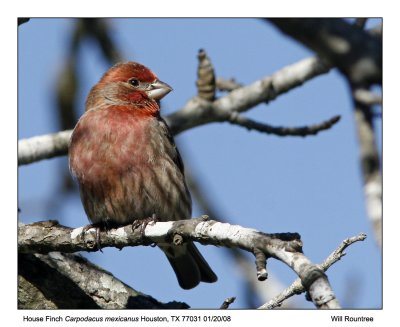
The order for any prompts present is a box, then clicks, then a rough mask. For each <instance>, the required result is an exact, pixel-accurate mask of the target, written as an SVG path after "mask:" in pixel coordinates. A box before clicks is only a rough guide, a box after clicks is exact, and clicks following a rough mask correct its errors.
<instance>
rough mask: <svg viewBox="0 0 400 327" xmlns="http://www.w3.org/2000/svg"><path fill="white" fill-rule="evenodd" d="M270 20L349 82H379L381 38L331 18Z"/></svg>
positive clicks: (380, 74)
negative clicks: (330, 65) (334, 67)
mask: <svg viewBox="0 0 400 327" xmlns="http://www.w3.org/2000/svg"><path fill="white" fill-rule="evenodd" d="M270 21H271V22H272V23H273V24H274V25H276V26H277V27H278V28H279V29H280V30H281V31H282V32H284V33H286V34H288V35H290V36H291V37H293V38H294V39H296V40H297V41H299V42H301V43H302V44H304V45H305V46H307V47H309V48H310V49H312V50H314V51H316V52H317V53H318V54H319V55H321V56H322V57H323V58H326V59H327V60H329V62H331V63H332V64H333V65H334V66H336V67H338V68H339V70H340V71H341V72H342V73H343V74H344V75H346V76H347V78H348V79H349V80H350V81H351V82H352V83H365V84H373V83H378V84H381V83H382V39H380V38H378V37H375V36H373V35H370V34H369V33H368V32H366V31H364V30H362V29H361V28H359V27H356V26H354V25H352V24H349V23H347V22H346V21H344V20H342V19H333V18H328V19H326V18H307V19H304V18H288V19H280V18H274V19H270Z"/></svg>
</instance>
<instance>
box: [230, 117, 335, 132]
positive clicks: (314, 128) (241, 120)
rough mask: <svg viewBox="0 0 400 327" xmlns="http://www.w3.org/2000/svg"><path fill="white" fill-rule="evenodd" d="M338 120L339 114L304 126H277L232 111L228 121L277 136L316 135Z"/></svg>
mask: <svg viewBox="0 0 400 327" xmlns="http://www.w3.org/2000/svg"><path fill="white" fill-rule="evenodd" d="M339 120H340V116H335V117H332V118H331V119H329V120H326V121H324V122H322V123H319V124H315V125H311V126H304V127H277V126H271V125H268V124H263V123H259V122H257V121H254V120H252V119H249V118H246V117H243V116H241V115H239V114H238V113H232V115H231V118H230V119H229V122H230V123H231V124H234V125H239V126H242V127H245V128H247V129H248V130H252V129H254V130H256V131H258V132H261V133H266V134H274V135H279V136H302V137H305V136H309V135H316V134H318V133H319V132H321V131H323V130H327V129H330V128H331V127H332V126H333V125H335V124H336V123H337V122H338V121H339Z"/></svg>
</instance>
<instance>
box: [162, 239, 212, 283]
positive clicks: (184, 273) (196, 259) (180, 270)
mask: <svg viewBox="0 0 400 327" xmlns="http://www.w3.org/2000/svg"><path fill="white" fill-rule="evenodd" d="M161 249H162V250H163V251H164V253H165V254H166V256H167V258H168V261H169V263H170V264H171V266H172V268H173V269H174V271H175V274H176V277H177V279H178V283H179V285H180V286H181V287H182V288H183V289H186V290H187V289H191V288H193V287H196V286H197V285H198V284H199V283H200V282H206V283H214V282H216V281H217V279H218V278H217V275H216V274H215V273H214V272H213V271H212V269H211V267H210V266H209V265H208V263H207V261H206V260H205V259H204V258H203V256H202V255H201V253H200V252H199V250H198V249H197V248H196V246H195V245H194V244H193V242H189V243H185V244H183V245H179V246H178V245H168V246H165V245H163V246H161Z"/></svg>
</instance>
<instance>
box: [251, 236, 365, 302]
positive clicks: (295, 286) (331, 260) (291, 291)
mask: <svg viewBox="0 0 400 327" xmlns="http://www.w3.org/2000/svg"><path fill="white" fill-rule="evenodd" d="M366 238H367V235H366V234H364V233H360V234H358V235H357V236H353V237H350V238H348V239H345V240H344V241H343V242H342V243H341V244H340V245H339V247H338V248H337V249H336V250H335V251H333V252H332V253H331V254H330V255H329V256H328V257H327V258H326V259H325V260H324V262H323V263H321V264H320V265H319V266H320V267H321V269H323V270H324V271H326V270H328V269H329V267H331V266H332V265H333V264H335V263H336V262H337V261H339V260H340V259H341V258H342V257H343V256H345V255H346V253H345V252H344V250H345V249H346V248H347V247H349V246H350V245H351V244H353V243H355V242H359V241H364V240H365V239H366ZM305 291H306V290H305V288H304V286H303V285H302V283H301V280H300V278H297V279H296V280H295V281H294V282H293V283H292V285H290V286H289V287H288V288H286V289H284V290H283V291H282V292H281V293H280V294H279V295H277V296H276V297H274V298H273V299H271V300H270V301H268V302H267V303H265V304H263V305H262V306H260V307H259V308H258V309H274V308H276V307H279V306H281V305H282V303H283V301H285V300H287V299H288V298H290V297H292V296H293V295H296V294H301V293H304V292H305Z"/></svg>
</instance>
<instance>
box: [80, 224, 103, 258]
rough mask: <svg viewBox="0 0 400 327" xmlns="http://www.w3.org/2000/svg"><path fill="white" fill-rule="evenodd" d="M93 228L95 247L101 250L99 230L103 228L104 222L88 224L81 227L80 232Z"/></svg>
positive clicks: (83, 232)
mask: <svg viewBox="0 0 400 327" xmlns="http://www.w3.org/2000/svg"><path fill="white" fill-rule="evenodd" d="M92 228H94V229H95V230H96V247H97V249H99V250H100V252H103V250H102V249H101V242H100V231H102V230H105V228H106V226H105V224H104V223H102V222H100V223H95V224H88V225H86V226H84V227H83V228H82V234H85V233H86V232H87V231H88V230H89V229H92Z"/></svg>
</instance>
